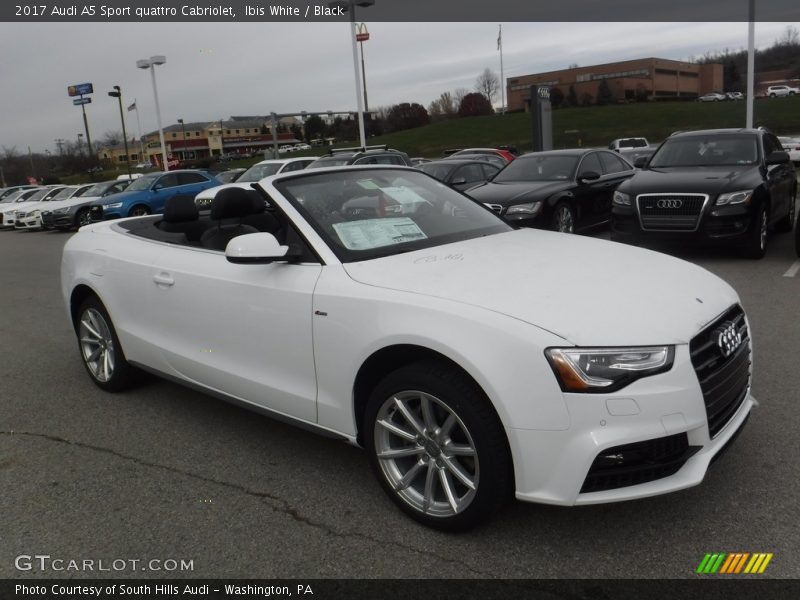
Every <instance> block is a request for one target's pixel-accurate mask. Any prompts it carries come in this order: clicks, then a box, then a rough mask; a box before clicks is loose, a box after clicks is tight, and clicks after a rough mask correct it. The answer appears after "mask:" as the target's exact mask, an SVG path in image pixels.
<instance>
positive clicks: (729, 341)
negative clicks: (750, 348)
mask: <svg viewBox="0 0 800 600" xmlns="http://www.w3.org/2000/svg"><path fill="white" fill-rule="evenodd" d="M741 345H742V334H741V333H740V332H739V331H738V330H737V329H736V326H735V325H734V324H733V323H731V322H728V323H724V324H723V326H722V327H721V328H719V329H718V330H717V346H719V351H720V352H721V353H722V356H723V357H725V358H728V357H729V356H730V355H731V354H733V353H734V352H736V349H737V348H738V347H739V346H741Z"/></svg>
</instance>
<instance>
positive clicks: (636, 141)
mask: <svg viewBox="0 0 800 600" xmlns="http://www.w3.org/2000/svg"><path fill="white" fill-rule="evenodd" d="M619 147H620V148H645V147H647V142H645V141H644V139H643V138H626V139H624V140H620V141H619Z"/></svg>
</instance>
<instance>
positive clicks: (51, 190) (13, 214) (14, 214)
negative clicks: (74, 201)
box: [0, 185, 66, 227]
mask: <svg viewBox="0 0 800 600" xmlns="http://www.w3.org/2000/svg"><path fill="white" fill-rule="evenodd" d="M65 187H66V186H63V185H51V186H46V187H41V188H39V189H37V190H36V191H35V192H34V193H33V194H30V195H29V196H28V197H27V198H26V199H25V201H24V202H15V203H14V205H13V206H12V207H10V208H4V209H2V212H1V213H0V214H2V220H3V223H2V226H3V227H15V223H16V220H17V218H18V217H25V216H26V215H27V214H28V210H29V208H31V207H32V208H35V209H36V208H41V207H42V205H41V204H40V203H41V202H46V201H48V200H50V199H52V198H53V196H55V195H56V194H58V192H60V191H61V190H62V189H64V188H65ZM24 196H25V195H23V197H24ZM20 199H22V198H20Z"/></svg>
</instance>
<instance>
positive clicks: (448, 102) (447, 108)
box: [439, 92, 458, 115]
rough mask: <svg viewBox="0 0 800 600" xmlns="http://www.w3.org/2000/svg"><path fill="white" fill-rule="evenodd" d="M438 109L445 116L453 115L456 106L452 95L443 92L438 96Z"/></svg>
mask: <svg viewBox="0 0 800 600" xmlns="http://www.w3.org/2000/svg"><path fill="white" fill-rule="evenodd" d="M439 108H440V109H441V111H442V113H443V114H445V115H454V114H456V111H458V104H457V103H456V101H455V100H454V99H453V95H452V94H451V93H450V92H443V93H442V95H441V96H439Z"/></svg>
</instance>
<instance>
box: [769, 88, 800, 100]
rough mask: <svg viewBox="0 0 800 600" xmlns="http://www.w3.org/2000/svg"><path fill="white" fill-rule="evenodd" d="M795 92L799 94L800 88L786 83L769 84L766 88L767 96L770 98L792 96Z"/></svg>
mask: <svg viewBox="0 0 800 600" xmlns="http://www.w3.org/2000/svg"><path fill="white" fill-rule="evenodd" d="M795 94H800V89H798V88H795V87H789V86H788V85H771V86H769V87H768V88H767V96H769V97H770V98H781V97H783V96H794V95H795Z"/></svg>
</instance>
